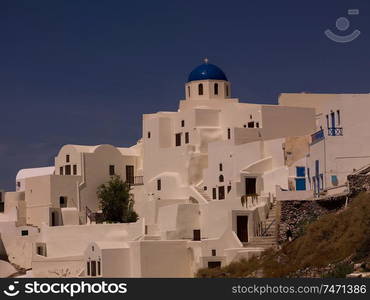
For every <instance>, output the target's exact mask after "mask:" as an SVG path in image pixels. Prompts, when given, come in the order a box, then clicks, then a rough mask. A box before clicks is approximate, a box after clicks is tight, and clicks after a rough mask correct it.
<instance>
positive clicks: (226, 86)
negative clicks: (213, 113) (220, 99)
mask: <svg viewBox="0 0 370 300" xmlns="http://www.w3.org/2000/svg"><path fill="white" fill-rule="evenodd" d="M225 91H226V92H225V93H226V97H229V86H228V85H227V84H225Z"/></svg>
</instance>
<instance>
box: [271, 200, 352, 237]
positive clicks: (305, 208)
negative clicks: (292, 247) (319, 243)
mask: <svg viewBox="0 0 370 300" xmlns="http://www.w3.org/2000/svg"><path fill="white" fill-rule="evenodd" d="M345 203H346V196H342V197H337V198H331V199H329V200H315V201H313V200H307V201H294V200H292V201H289V200H288V201H279V202H278V205H279V214H280V222H279V223H278V242H279V243H283V242H285V241H286V240H287V230H288V227H289V228H290V230H291V232H292V235H293V239H294V238H296V237H298V236H299V235H300V234H301V233H302V230H303V229H304V226H305V224H308V223H310V222H312V221H314V220H316V219H317V218H318V217H320V216H322V215H325V214H327V213H329V212H334V211H337V210H339V209H341V208H342V207H343V206H344V205H345Z"/></svg>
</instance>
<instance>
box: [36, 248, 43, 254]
mask: <svg viewBox="0 0 370 300" xmlns="http://www.w3.org/2000/svg"><path fill="white" fill-rule="evenodd" d="M37 254H38V255H43V251H42V247H41V246H37Z"/></svg>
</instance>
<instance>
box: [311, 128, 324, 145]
mask: <svg viewBox="0 0 370 300" xmlns="http://www.w3.org/2000/svg"><path fill="white" fill-rule="evenodd" d="M324 138H325V136H324V130H322V129H321V130H319V131H317V132H315V133H314V134H311V144H316V143H318V142H320V141H322V140H323V139H324Z"/></svg>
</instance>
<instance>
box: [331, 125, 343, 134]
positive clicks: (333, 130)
mask: <svg viewBox="0 0 370 300" xmlns="http://www.w3.org/2000/svg"><path fill="white" fill-rule="evenodd" d="M342 135H343V128H342V127H329V128H328V136H342Z"/></svg>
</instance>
